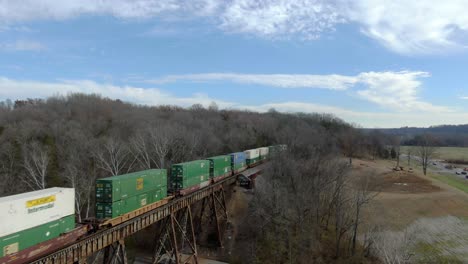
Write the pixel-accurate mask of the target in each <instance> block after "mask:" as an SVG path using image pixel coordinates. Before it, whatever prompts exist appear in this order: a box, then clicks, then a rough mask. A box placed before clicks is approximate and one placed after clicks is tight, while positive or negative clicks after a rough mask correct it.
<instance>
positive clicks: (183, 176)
mask: <svg viewBox="0 0 468 264" xmlns="http://www.w3.org/2000/svg"><path fill="white" fill-rule="evenodd" d="M209 179H210V161H208V160H194V161H189V162H184V163H179V164H174V165H172V167H171V187H172V188H173V189H175V190H180V189H185V188H188V187H191V186H194V185H198V184H200V183H202V182H206V181H208V180H209Z"/></svg>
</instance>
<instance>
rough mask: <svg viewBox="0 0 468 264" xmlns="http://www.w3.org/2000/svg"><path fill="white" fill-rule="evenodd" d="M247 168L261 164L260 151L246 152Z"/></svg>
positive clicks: (250, 150) (251, 150)
mask: <svg viewBox="0 0 468 264" xmlns="http://www.w3.org/2000/svg"><path fill="white" fill-rule="evenodd" d="M244 153H245V160H246V163H247V167H249V168H250V167H254V166H255V165H257V164H258V163H260V149H258V148H257V149H249V150H246V151H244Z"/></svg>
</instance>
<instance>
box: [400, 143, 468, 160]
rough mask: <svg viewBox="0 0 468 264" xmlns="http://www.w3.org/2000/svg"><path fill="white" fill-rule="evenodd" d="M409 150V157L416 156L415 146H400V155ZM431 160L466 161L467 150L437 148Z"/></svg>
mask: <svg viewBox="0 0 468 264" xmlns="http://www.w3.org/2000/svg"><path fill="white" fill-rule="evenodd" d="M408 149H411V155H416V156H417V155H418V154H417V153H418V147H417V146H401V149H400V153H401V154H407V153H408ZM433 159H439V160H464V161H468V148H463V147H437V148H436V152H435V154H434V157H433Z"/></svg>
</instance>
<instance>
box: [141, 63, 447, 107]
mask: <svg viewBox="0 0 468 264" xmlns="http://www.w3.org/2000/svg"><path fill="white" fill-rule="evenodd" d="M426 77H429V73H427V72H420V71H400V72H391V71H387V72H363V73H360V74H358V75H355V76H346V75H338V74H330V75H309V74H239V73H203V74H186V75H169V76H166V77H163V78H160V79H154V80H149V81H148V82H150V83H155V84H164V83H171V82H177V81H190V82H209V81H231V82H236V83H243V84H256V85H265V86H271V87H280V88H314V89H331V90H347V89H351V88H355V90H357V91H356V94H357V95H358V96H359V97H360V98H362V99H365V100H368V101H370V102H373V103H375V104H378V105H381V106H383V107H385V108H390V109H392V110H395V111H413V110H417V111H429V112H440V111H450V109H449V108H447V107H444V106H436V105H432V104H430V103H428V102H424V101H423V100H422V99H420V98H419V97H418V93H419V90H420V89H421V86H422V83H421V81H420V79H421V78H426ZM361 87H363V88H361Z"/></svg>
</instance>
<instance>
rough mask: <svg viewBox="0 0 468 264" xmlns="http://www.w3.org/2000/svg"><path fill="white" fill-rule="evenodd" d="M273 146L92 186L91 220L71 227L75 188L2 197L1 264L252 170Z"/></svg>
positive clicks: (280, 148)
mask: <svg viewBox="0 0 468 264" xmlns="http://www.w3.org/2000/svg"><path fill="white" fill-rule="evenodd" d="M286 148H287V147H286V145H273V146H268V147H261V148H256V149H249V150H245V151H243V152H236V153H231V154H227V155H220V156H214V157H209V158H206V159H203V160H194V161H189V162H183V163H178V164H174V165H172V166H171V168H170V170H169V177H168V170H166V169H150V170H144V171H138V172H133V173H128V174H124V175H119V176H113V177H107V178H101V179H98V180H97V181H96V187H95V190H96V191H95V201H96V206H95V209H96V212H95V216H96V217H95V218H92V219H86V220H85V221H84V223H78V224H76V223H75V192H74V189H73V188H58V187H54V188H49V189H44V190H39V191H34V192H29V193H22V194H18V195H12V196H7V197H0V212H1V213H0V214H1V215H0V264H4V263H5V264H7V263H8V264H16V263H28V262H30V261H32V260H34V259H37V258H39V257H41V256H43V255H46V254H47V253H50V252H53V251H54V250H57V249H59V248H62V247H64V246H66V245H68V244H71V243H73V242H74V241H76V240H78V239H80V238H82V237H83V236H85V235H86V234H89V233H90V232H96V231H97V230H100V229H103V228H108V227H109V226H113V225H117V224H120V223H122V222H125V221H126V220H129V219H131V218H132V217H136V216H138V215H140V214H142V213H145V212H148V211H150V210H153V209H155V208H157V207H159V206H162V205H164V204H166V203H168V202H169V201H171V200H172V199H177V198H179V197H180V196H184V195H187V194H190V193H192V192H195V191H197V190H199V189H201V188H205V187H207V186H209V185H210V184H214V183H216V182H219V181H221V180H223V179H225V178H226V177H230V176H232V175H236V174H239V173H241V172H243V171H244V170H246V169H248V168H252V167H255V166H257V165H259V164H261V163H263V162H265V161H266V160H267V159H269V158H270V157H272V156H275V155H278V154H279V153H281V152H282V151H284V150H286Z"/></svg>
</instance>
